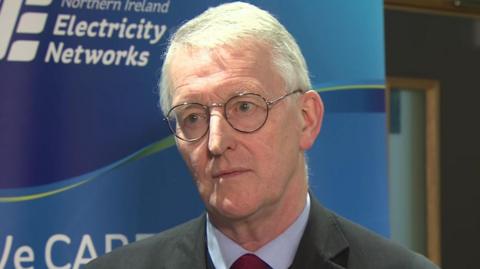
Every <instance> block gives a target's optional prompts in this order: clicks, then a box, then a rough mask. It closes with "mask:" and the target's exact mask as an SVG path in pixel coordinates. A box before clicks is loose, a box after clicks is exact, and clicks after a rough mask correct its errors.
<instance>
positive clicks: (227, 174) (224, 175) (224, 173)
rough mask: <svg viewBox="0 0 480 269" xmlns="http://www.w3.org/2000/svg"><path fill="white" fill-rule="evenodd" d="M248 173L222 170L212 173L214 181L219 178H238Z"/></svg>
mask: <svg viewBox="0 0 480 269" xmlns="http://www.w3.org/2000/svg"><path fill="white" fill-rule="evenodd" d="M246 172H248V170H246V169H229V170H220V171H216V172H214V173H212V177H213V178H214V179H218V178H231V177H236V176H239V175H242V174H245V173H246Z"/></svg>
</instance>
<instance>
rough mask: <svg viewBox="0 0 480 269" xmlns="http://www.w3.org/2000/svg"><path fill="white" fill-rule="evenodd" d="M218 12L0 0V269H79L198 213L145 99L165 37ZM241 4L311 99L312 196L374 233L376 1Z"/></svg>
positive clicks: (382, 131)
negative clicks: (319, 117)
mask: <svg viewBox="0 0 480 269" xmlns="http://www.w3.org/2000/svg"><path fill="white" fill-rule="evenodd" d="M221 2H222V1H213V0H205V1H193V0H192V1H175V0H123V1H119V0H118V1H115V0H100V1H80V0H57V1H53V0H1V1H0V78H1V79H0V215H1V220H0V268H79V267H80V266H81V265H82V264H85V263H86V262H88V261H89V260H90V259H91V258H92V257H96V256H98V255H102V254H103V253H105V252H108V251H110V250H111V249H113V248H115V247H118V246H121V245H124V244H127V243H129V242H132V241H135V240H138V239H140V238H143V237H146V236H148V235H150V234H153V233H157V232H159V231H161V230H163V229H166V228H168V227H171V226H174V225H176V224H178V223H181V222H183V221H186V220H188V219H190V218H192V217H194V216H197V215H198V214H200V213H201V212H202V210H203V205H202V203H201V201H200V199H199V197H198V194H197V191H196V189H195V186H194V184H193V183H192V180H191V176H190V174H189V172H188V170H187V169H186V167H185V165H184V163H183V161H182V160H181V157H180V156H179V154H178V152H177V150H176V148H175V145H174V140H173V138H172V137H171V135H170V133H169V132H168V128H167V126H166V125H165V123H164V122H163V121H162V115H161V112H160V109H159V108H158V105H157V102H158V95H157V92H156V91H157V82H158V79H159V70H160V67H161V65H162V55H163V52H164V50H165V46H166V43H167V40H168V37H169V35H170V34H171V33H172V32H174V31H175V29H176V28H177V27H178V25H179V24H181V23H182V22H183V21H185V20H187V19H190V18H192V17H194V16H195V15H197V14H199V13H201V12H202V11H203V10H205V9H206V8H207V7H208V6H214V5H218V4H219V3H221ZM250 2H252V3H253V4H256V5H258V6H260V7H261V8H264V9H266V10H269V11H270V12H271V13H273V14H274V15H275V16H276V17H277V18H278V19H279V20H280V21H281V22H282V23H283V24H284V25H285V26H286V27H287V29H288V30H289V31H290V32H291V33H292V34H293V36H294V37H295V38H296V39H297V41H298V43H299V45H300V47H301V48H302V51H303V53H304V55H305V58H306V59H307V63H308V66H309V69H310V72H311V77H312V81H313V83H314V88H315V89H316V90H318V91H319V92H320V94H321V96H322V98H323V99H324V102H325V106H326V115H325V119H324V125H323V127H322V131H321V134H320V137H319V139H318V141H317V143H316V144H315V146H314V148H313V149H312V150H311V151H310V152H308V159H309V165H310V174H311V176H310V185H311V189H312V191H313V192H315V193H316V195H317V196H318V197H319V198H320V200H321V201H322V202H323V203H324V204H325V205H326V206H328V207H330V208H332V209H333V210H335V211H337V212H339V213H340V214H341V215H343V216H346V217H348V218H350V219H352V220H354V221H356V222H359V223H361V224H363V225H365V226H367V227H368V228H371V229H373V230H376V231H377V232H379V233H381V234H384V235H388V233H389V229H388V227H389V226H388V205H387V201H388V193H387V178H386V176H387V171H386V169H387V163H386V126H385V123H386V119H385V106H384V92H383V88H384V73H385V71H384V54H383V53H384V48H383V4H382V2H381V1H379V0H376V1H366V0H363V1H354V2H351V1H349V2H346V1H306V0H303V1H293V2H292V1H281V0H270V1H260V0H259V1H250Z"/></svg>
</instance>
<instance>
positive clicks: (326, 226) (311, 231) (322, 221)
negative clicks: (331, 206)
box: [290, 195, 348, 269]
mask: <svg viewBox="0 0 480 269" xmlns="http://www.w3.org/2000/svg"><path fill="white" fill-rule="evenodd" d="M310 197H311V198H312V199H311V201H312V204H311V208H310V215H309V218H308V223H307V227H306V228H305V232H304V233H303V236H302V239H301V240H300V245H299V246H298V250H297V254H296V255H295V258H294V260H293V264H292V266H291V267H290V268H292V269H303V268H319V269H341V268H347V263H348V242H347V240H346V239H345V237H344V235H343V232H342V231H341V230H340V229H339V228H338V224H337V220H336V219H335V216H334V215H333V214H332V213H331V212H329V211H328V210H327V209H325V208H323V207H322V206H321V205H320V203H319V202H318V201H317V200H316V199H315V198H314V197H313V195H310Z"/></svg>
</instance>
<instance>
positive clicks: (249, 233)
mask: <svg viewBox="0 0 480 269" xmlns="http://www.w3.org/2000/svg"><path fill="white" fill-rule="evenodd" d="M302 171H304V170H303V169H302ZM299 176H300V177H298V178H296V179H293V180H291V181H290V183H289V186H287V188H286V190H287V191H286V192H285V193H283V194H282V195H281V197H280V198H279V199H278V200H277V201H275V202H273V203H272V204H271V205H269V206H268V207H265V208H262V210H261V211H260V212H256V213H254V214H252V215H250V216H247V217H245V218H241V219H234V220H232V219H225V218H223V217H221V216H218V215H217V214H214V213H213V214H210V216H211V221H212V223H213V224H214V225H215V227H216V228H217V229H219V230H220V231H221V232H222V233H223V234H225V235H226V236H227V237H229V238H230V239H232V240H233V241H235V242H236V243H237V244H239V245H240V246H242V247H243V248H244V249H246V250H248V251H252V252H254V251H256V250H258V249H260V248H261V247H263V246H264V245H266V244H267V243H269V242H270V241H272V240H273V239H275V238H276V237H278V236H279V235H280V234H282V233H283V232H284V231H285V230H286V229H287V228H288V227H289V226H290V225H292V224H293V223H294V222H295V220H296V219H297V218H298V217H299V216H300V214H301V213H302V211H303V209H304V207H305V201H306V197H307V192H308V184H307V179H306V175H305V172H302V173H301V175H299Z"/></svg>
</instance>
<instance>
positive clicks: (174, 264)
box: [154, 215, 207, 269]
mask: <svg viewBox="0 0 480 269" xmlns="http://www.w3.org/2000/svg"><path fill="white" fill-rule="evenodd" d="M205 221H206V220H205V215H203V216H201V217H199V218H197V219H196V220H194V223H192V225H191V226H190V227H189V229H188V230H187V231H186V232H185V233H184V234H183V235H179V237H178V238H175V239H174V240H175V242H174V244H173V245H172V249H171V255H170V256H171V257H170V260H169V261H168V262H165V261H159V263H158V264H159V265H160V264H165V266H164V267H162V266H159V267H154V268H165V269H207V259H206V251H205V250H206V244H205Z"/></svg>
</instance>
